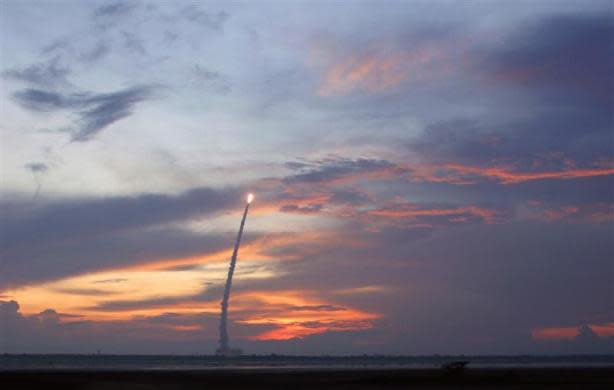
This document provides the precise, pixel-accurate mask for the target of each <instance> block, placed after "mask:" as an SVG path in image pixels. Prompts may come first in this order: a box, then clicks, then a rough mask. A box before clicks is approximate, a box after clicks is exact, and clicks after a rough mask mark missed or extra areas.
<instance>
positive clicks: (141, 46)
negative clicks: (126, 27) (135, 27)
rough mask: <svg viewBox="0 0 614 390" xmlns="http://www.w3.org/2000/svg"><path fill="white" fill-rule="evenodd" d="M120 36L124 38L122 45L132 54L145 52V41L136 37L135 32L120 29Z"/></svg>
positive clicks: (143, 53) (144, 53)
mask: <svg viewBox="0 0 614 390" xmlns="http://www.w3.org/2000/svg"><path fill="white" fill-rule="evenodd" d="M122 38H123V39H124V47H125V48H126V49H128V51H130V52H132V53H134V54H140V55H142V56H144V55H146V54H147V49H145V43H144V42H143V40H142V39H140V38H138V37H137V36H136V34H134V33H131V32H128V31H122Z"/></svg>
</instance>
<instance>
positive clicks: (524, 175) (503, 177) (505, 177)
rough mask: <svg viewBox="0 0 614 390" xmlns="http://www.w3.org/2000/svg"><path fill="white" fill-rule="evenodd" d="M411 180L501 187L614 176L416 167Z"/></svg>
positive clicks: (609, 171)
mask: <svg viewBox="0 0 614 390" xmlns="http://www.w3.org/2000/svg"><path fill="white" fill-rule="evenodd" d="M412 169H413V172H412V174H411V177H412V178H413V179H415V180H421V181H428V182H434V183H451V184H459V185H465V184H473V183H474V182H475V179H473V177H484V178H489V179H494V180H497V181H499V182H501V183H503V184H518V183H523V182H527V181H535V180H570V179H579V178H586V177H595V176H609V175H614V168H586V169H576V168H570V169H566V170H560V171H546V172H517V171H514V170H513V169H512V167H509V166H508V167H478V166H470V165H462V164H442V165H430V166H415V167H413V168H412Z"/></svg>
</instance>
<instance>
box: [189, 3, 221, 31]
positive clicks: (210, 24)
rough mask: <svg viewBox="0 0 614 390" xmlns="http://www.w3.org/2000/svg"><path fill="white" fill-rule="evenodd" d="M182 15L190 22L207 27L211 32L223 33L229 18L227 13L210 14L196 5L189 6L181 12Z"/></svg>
mask: <svg viewBox="0 0 614 390" xmlns="http://www.w3.org/2000/svg"><path fill="white" fill-rule="evenodd" d="M181 15H182V16H183V17H184V18H185V19H187V20H189V21H190V22H193V23H196V24H199V25H201V26H204V27H207V28H209V29H211V30H215V31H222V30H223V29H224V24H225V23H226V20H228V18H229V16H230V15H228V13H227V12H225V11H219V12H217V13H210V12H207V11H205V10H203V9H201V8H200V7H199V6H197V5H195V4H191V5H188V6H186V7H184V8H183V9H182V10H181Z"/></svg>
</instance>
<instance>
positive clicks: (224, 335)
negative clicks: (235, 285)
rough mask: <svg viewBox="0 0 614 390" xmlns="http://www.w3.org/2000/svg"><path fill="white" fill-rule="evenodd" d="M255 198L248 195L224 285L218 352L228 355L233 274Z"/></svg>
mask: <svg viewBox="0 0 614 390" xmlns="http://www.w3.org/2000/svg"><path fill="white" fill-rule="evenodd" d="M253 199H254V196H253V195H252V194H249V195H248V196H247V203H246V205H245V211H244V212H243V218H242V219H241V226H240V227H239V233H238V235H237V241H236V242H235V247H234V250H233V252H232V258H231V259H230V267H228V278H227V279H226V286H225V287H224V297H223V299H222V303H221V306H222V312H221V314H220V346H219V348H218V349H217V351H216V353H217V354H218V355H227V354H229V353H230V346H229V345H228V330H227V328H226V323H227V322H228V299H229V298H230V288H231V287H232V275H233V274H234V271H235V265H236V263H237V254H238V253H239V246H240V245H241V236H242V235H243V226H245V219H246V218H247V211H248V210H249V205H250V203H251V202H252V200H253Z"/></svg>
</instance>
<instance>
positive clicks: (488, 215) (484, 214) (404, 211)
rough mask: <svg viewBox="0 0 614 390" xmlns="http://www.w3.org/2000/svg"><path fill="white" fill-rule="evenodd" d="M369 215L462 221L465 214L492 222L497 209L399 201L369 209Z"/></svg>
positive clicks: (464, 218)
mask: <svg viewBox="0 0 614 390" xmlns="http://www.w3.org/2000/svg"><path fill="white" fill-rule="evenodd" d="M368 214H369V215H374V216H378V217H386V218H393V219H397V218H402V219H412V218H416V217H423V216H447V217H453V218H452V219H451V221H457V222H462V221H464V220H466V216H474V217H479V218H482V219H483V220H484V221H485V222H486V223H493V222H494V220H495V218H496V217H497V216H498V213H497V211H495V210H491V209H486V208H481V207H478V206H464V207H454V208H418V207H417V206H416V205H415V204H412V203H401V204H395V205H391V206H389V207H386V208H382V209H376V210H370V211H368Z"/></svg>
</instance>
